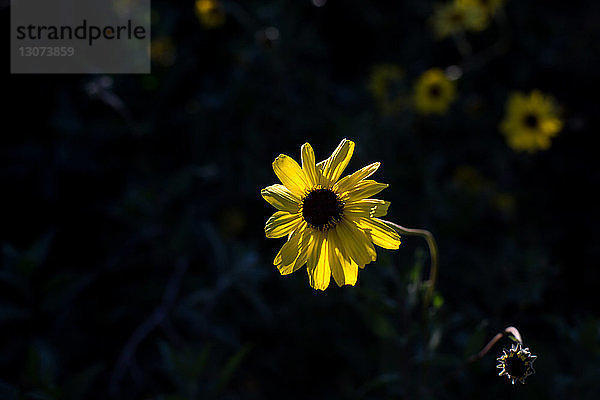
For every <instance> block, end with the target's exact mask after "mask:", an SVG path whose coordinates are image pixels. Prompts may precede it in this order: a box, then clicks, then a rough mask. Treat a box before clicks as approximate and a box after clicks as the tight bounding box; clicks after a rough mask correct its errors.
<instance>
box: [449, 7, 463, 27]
mask: <svg viewBox="0 0 600 400" xmlns="http://www.w3.org/2000/svg"><path fill="white" fill-rule="evenodd" d="M463 19H464V18H463V14H462V13H461V12H460V11H458V10H455V11H454V12H453V13H452V14H450V21H451V22H452V23H454V24H456V25H460V24H462V22H463Z"/></svg>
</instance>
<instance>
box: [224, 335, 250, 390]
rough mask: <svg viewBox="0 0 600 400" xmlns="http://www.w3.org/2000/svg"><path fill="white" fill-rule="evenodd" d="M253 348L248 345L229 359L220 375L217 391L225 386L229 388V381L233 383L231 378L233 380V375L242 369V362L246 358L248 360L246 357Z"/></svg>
mask: <svg viewBox="0 0 600 400" xmlns="http://www.w3.org/2000/svg"><path fill="white" fill-rule="evenodd" d="M253 347H254V345H252V344H250V343H247V344H245V345H244V346H243V347H242V348H241V349H239V350H238V351H237V352H236V353H235V354H234V355H232V356H231V357H230V358H229V360H228V361H227V363H226V364H225V366H224V367H223V369H222V370H221V373H220V374H219V379H218V381H217V390H219V391H220V390H223V389H224V388H225V386H227V384H228V383H229V381H231V378H233V374H234V373H235V372H236V371H237V369H238V368H239V367H240V365H241V363H242V361H243V360H244V358H246V356H247V355H248V353H249V352H250V350H252V348H253Z"/></svg>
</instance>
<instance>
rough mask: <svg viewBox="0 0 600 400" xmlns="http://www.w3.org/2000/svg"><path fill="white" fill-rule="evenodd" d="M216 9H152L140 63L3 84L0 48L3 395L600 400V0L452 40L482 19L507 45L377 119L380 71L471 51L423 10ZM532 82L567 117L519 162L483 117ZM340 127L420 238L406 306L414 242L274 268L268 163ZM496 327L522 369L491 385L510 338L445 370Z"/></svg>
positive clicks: (474, 41) (368, 4)
mask: <svg viewBox="0 0 600 400" xmlns="http://www.w3.org/2000/svg"><path fill="white" fill-rule="evenodd" d="M225 5H226V7H228V8H227V9H228V14H227V16H226V21H225V23H224V24H223V25H222V26H220V27H217V28H215V29H205V28H203V27H202V25H201V24H200V22H199V20H198V18H197V16H196V14H195V12H194V3H193V2H192V1H185V2H184V1H180V2H172V1H159V0H153V1H152V8H153V10H154V14H155V17H156V16H158V17H159V18H157V20H156V21H155V23H154V24H153V27H152V30H153V37H154V38H159V37H169V38H170V40H171V43H172V45H173V49H172V51H173V58H172V60H171V61H170V62H169V61H167V62H164V60H163V61H161V60H159V59H155V61H154V64H153V73H152V74H151V75H112V76H102V75H9V72H8V70H9V68H8V64H9V63H8V59H7V57H5V60H6V62H5V63H4V73H3V76H2V82H3V84H2V88H3V97H4V99H5V104H4V105H3V107H2V116H3V124H2V135H1V139H0V143H1V147H0V188H1V191H0V204H1V208H0V210H1V217H0V242H1V246H2V249H1V250H2V254H1V257H2V258H1V261H0V262H1V267H0V346H1V347H0V398H1V399H3V400H4V399H6V400H14V399H109V398H116V399H156V400H161V399H164V400H180V399H190V400H191V399H242V398H243V399H279V398H292V399H296V398H297V399H306V398H329V399H338V398H339V399H456V398H490V399H507V398H514V399H525V398H528V399H531V398H536V399H597V398H598V396H600V384H599V380H598V377H599V376H600V333H599V332H600V320H599V315H598V306H597V304H598V300H597V299H598V289H597V284H598V279H599V277H600V273H599V269H598V267H599V265H598V258H599V256H600V254H599V252H600V251H599V249H600V247H599V246H598V241H599V239H600V238H599V234H598V226H599V225H600V215H599V213H598V206H597V205H598V201H599V195H598V190H597V188H598V184H599V177H600V175H599V173H598V168H597V154H598V149H597V147H596V146H595V143H596V142H597V140H596V136H597V135H598V131H597V126H598V124H597V119H598V111H599V110H598V105H599V101H598V93H599V90H598V70H599V67H600V63H598V59H597V56H598V54H600V45H599V43H600V42H599V41H598V39H599V35H598V33H599V29H600V28H599V27H600V14H599V11H600V6H599V4H598V2H595V1H592V0H589V1H574V2H570V3H568V4H567V3H565V2H563V1H545V0H544V1H542V0H538V1H533V0H532V1H516V0H511V1H508V2H507V3H506V5H505V7H504V13H505V15H506V22H507V27H508V33H506V32H502V31H501V29H499V27H498V24H497V23H496V22H495V21H494V22H492V23H491V24H490V26H489V27H488V29H486V30H485V31H483V32H480V33H468V34H467V40H469V42H470V43H471V45H472V46H473V51H474V54H480V53H481V52H483V51H486V49H488V48H490V47H491V46H493V45H494V43H496V42H497V40H498V38H499V37H500V35H505V36H504V39H506V40H507V43H508V46H507V48H506V49H505V51H502V52H500V53H498V54H495V55H494V56H493V57H492V58H490V59H489V60H487V61H488V62H486V63H484V64H483V65H481V66H479V67H477V68H473V69H471V70H465V71H464V75H463V76H462V78H461V79H460V80H458V82H457V87H458V99H457V101H456V102H455V103H454V104H453V105H452V107H451V109H450V111H449V112H448V113H447V114H446V115H444V116H430V117H423V116H419V115H417V114H415V113H414V112H413V111H411V110H410V109H407V110H405V111H403V112H400V113H397V114H396V115H392V116H384V115H381V113H380V112H379V111H378V108H377V106H376V102H375V100H374V99H373V97H372V96H371V95H370V94H369V92H368V91H367V82H368V77H369V73H370V71H371V69H372V67H373V66H374V65H376V64H378V63H395V64H398V65H399V66H401V67H402V68H403V69H404V70H405V72H406V79H407V81H408V82H412V81H413V80H414V79H416V78H417V77H418V76H419V75H420V74H421V73H422V72H423V71H425V70H426V69H428V68H432V67H441V68H445V67H447V66H449V65H453V64H457V65H464V63H465V62H468V60H465V59H464V58H463V57H462V56H461V55H460V54H459V52H458V51H457V48H456V46H455V44H454V42H453V41H452V40H450V39H447V40H442V41H436V40H434V39H433V36H432V34H431V29H430V27H429V25H427V22H426V21H427V18H428V17H429V15H430V14H431V11H432V5H433V3H432V2H430V1H416V0H415V1H402V2H374V1H358V0H345V1H341V0H330V1H328V2H326V4H325V5H324V6H323V7H316V6H314V5H313V4H312V3H311V1H309V0H302V1H291V0H288V1H284V0H280V1H268V2H261V1H244V2H241V1H240V2H239V3H232V2H226V3H225ZM3 7H4V8H2V9H1V11H0V13H1V18H2V21H3V25H4V26H7V27H8V26H9V15H10V13H9V10H8V8H6V4H4V6H3ZM155 19H156V18H155ZM268 27H275V28H277V30H278V33H279V37H278V38H276V40H273V41H269V40H266V41H265V40H264V34H261V32H263V33H264V29H265V28H268ZM6 31H8V28H7V29H6ZM271 32H272V30H271ZM6 37H8V35H5V38H6ZM4 43H5V45H6V46H5V50H6V49H7V48H8V41H7V39H5V40H4ZM5 54H8V51H7V50H6V51H5ZM533 89H539V90H541V91H542V92H544V93H549V94H552V95H553V96H554V97H555V98H556V100H557V102H558V103H559V104H560V105H561V106H562V113H563V114H562V115H563V117H564V121H565V126H564V128H563V130H562V131H561V133H560V134H559V136H558V137H557V138H556V139H555V140H553V143H552V147H551V148H550V149H549V150H547V151H544V152H539V153H535V154H528V153H515V152H514V151H513V150H511V149H510V148H509V147H507V145H506V144H505V141H504V138H503V136H502V135H501V134H500V133H499V131H498V124H499V122H500V120H501V119H502V117H503V114H504V106H505V102H506V100H507V98H508V96H509V94H510V93H511V92H513V91H515V90H520V91H524V92H529V91H531V90H533ZM342 138H348V139H351V140H354V141H355V142H356V151H355V155H354V157H353V159H352V161H351V162H350V165H349V168H348V169H349V171H354V170H356V169H358V168H360V167H362V166H364V165H366V164H368V163H371V162H374V161H381V162H382V167H381V168H380V169H379V171H378V172H377V174H376V175H375V179H377V180H378V181H380V182H386V183H389V184H390V187H389V188H388V189H386V190H385V191H384V192H383V193H382V194H381V195H380V196H379V197H380V198H384V199H386V200H389V201H391V203H392V205H391V207H390V211H389V213H388V217H387V218H388V219H389V220H391V221H394V222H397V223H399V224H401V225H404V226H407V227H420V228H426V229H429V230H430V231H432V232H433V233H434V235H435V237H436V238H437V242H438V244H439V248H440V275H439V281H438V285H437V287H436V292H437V294H436V301H435V303H434V305H433V306H432V307H431V309H430V310H429V311H428V312H427V313H426V314H425V315H424V314H422V312H421V304H422V296H421V294H422V283H421V282H422V281H423V280H424V279H426V277H427V273H428V272H427V271H428V263H429V258H428V256H427V248H426V244H425V243H424V241H422V240H420V239H418V238H412V237H410V238H409V237H406V238H404V239H403V244H402V245H401V247H400V249H399V250H398V251H386V250H382V249H379V250H378V260H377V262H375V263H372V264H370V265H368V266H367V267H366V269H365V270H361V271H360V273H359V279H358V283H357V285H356V286H355V287H343V288H338V287H337V286H336V285H335V283H334V281H333V279H332V281H331V282H332V283H331V285H330V287H329V289H328V290H327V291H326V292H316V291H314V290H313V289H311V288H310V287H309V285H308V279H307V276H306V272H305V269H301V270H300V271H298V272H296V273H294V274H292V275H290V276H285V277H282V276H280V275H279V273H278V271H277V269H276V268H275V267H274V266H273V265H272V259H273V258H274V256H275V254H276V253H277V251H278V248H279V247H280V246H281V245H282V244H283V239H276V240H273V239H266V238H265V237H264V231H263V227H264V222H265V221H266V219H267V218H268V217H269V216H270V215H271V214H272V212H273V211H274V210H273V208H272V207H271V206H269V205H268V204H267V203H266V202H265V201H264V200H263V199H262V198H261V197H260V189H261V188H263V187H266V186H268V185H270V184H273V183H275V182H276V177H275V175H274V173H273V171H272V169H271V162H272V161H273V159H274V158H275V157H276V156H277V155H278V154H280V153H285V154H288V155H290V156H292V157H294V158H296V159H299V151H300V146H301V145H302V144H303V143H304V142H307V141H308V142H310V143H311V144H312V145H313V148H314V149H315V152H316V154H317V158H318V159H319V160H320V159H324V158H326V157H327V156H329V154H330V153H331V151H332V150H333V149H334V148H335V146H336V145H337V144H338V143H339V141H340V140H341V139H342ZM460 171H462V173H461V172H460ZM465 171H467V173H465ZM465 176H466V178H465ZM509 325H513V326H516V327H517V328H518V329H519V331H520V332H521V334H522V335H523V339H524V341H525V345H526V346H528V347H530V349H531V350H532V352H533V353H535V354H536V355H537V356H538V359H537V361H536V363H535V367H536V370H537V372H536V374H535V375H533V376H531V377H529V378H528V380H527V383H526V385H520V384H517V385H515V386H512V385H510V383H509V382H508V381H507V380H506V379H504V378H501V377H498V376H497V373H498V370H497V369H496V368H495V365H496V360H495V358H496V357H497V356H498V354H499V353H500V352H501V349H502V347H506V346H509V345H510V342H509V341H508V340H502V341H501V342H499V343H498V344H497V345H496V346H495V347H494V348H493V349H492V351H491V352H490V353H489V354H488V355H486V356H485V357H483V358H482V359H481V360H480V361H478V362H475V363H470V364H468V365H465V364H464V362H465V360H466V359H467V358H468V357H469V356H470V355H471V354H473V353H476V352H477V351H479V349H481V348H482V347H483V346H484V345H485V344H486V343H487V341H488V340H489V339H491V338H492V337H493V336H494V335H495V334H496V333H497V332H499V331H501V330H503V329H504V328H505V327H507V326H509Z"/></svg>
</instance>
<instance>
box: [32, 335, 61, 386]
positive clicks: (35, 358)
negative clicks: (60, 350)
mask: <svg viewBox="0 0 600 400" xmlns="http://www.w3.org/2000/svg"><path fill="white" fill-rule="evenodd" d="M25 370H26V375H27V378H28V380H29V381H30V382H32V383H33V384H34V385H36V386H42V387H45V388H46V387H50V386H51V385H52V384H53V383H54V381H55V379H56V376H57V375H58V371H57V363H56V358H55V355H54V352H53V350H52V349H51V348H50V346H49V345H48V344H47V343H46V342H44V341H43V340H39V339H38V340H35V341H34V343H32V344H31V345H30V346H29V349H28V351H27V363H26V367H25Z"/></svg>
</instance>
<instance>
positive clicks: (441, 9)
mask: <svg viewBox="0 0 600 400" xmlns="http://www.w3.org/2000/svg"><path fill="white" fill-rule="evenodd" d="M490 1H491V0H490ZM430 23H431V27H432V29H433V33H434V35H435V36H436V37H437V38H438V39H444V38H446V37H448V36H452V35H456V34H458V33H461V32H464V31H482V30H484V29H485V28H486V27H487V26H488V23H489V18H488V13H487V12H486V9H485V8H484V7H483V6H482V5H481V4H480V2H478V1H477V0H453V1H452V2H449V3H446V4H440V5H437V6H436V7H435V8H434V12H433V15H432V16H431V19H430Z"/></svg>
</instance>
